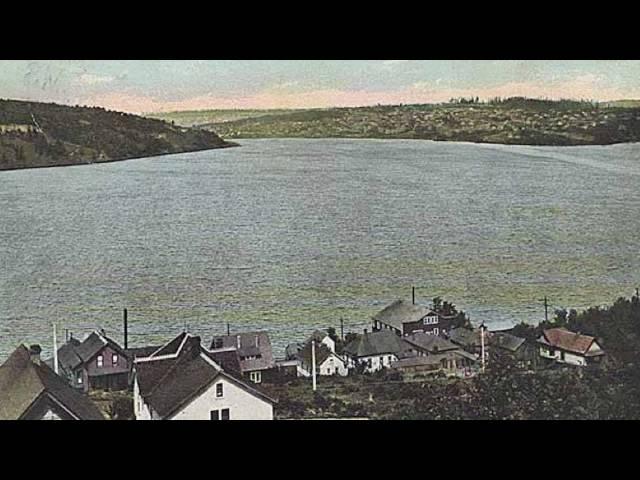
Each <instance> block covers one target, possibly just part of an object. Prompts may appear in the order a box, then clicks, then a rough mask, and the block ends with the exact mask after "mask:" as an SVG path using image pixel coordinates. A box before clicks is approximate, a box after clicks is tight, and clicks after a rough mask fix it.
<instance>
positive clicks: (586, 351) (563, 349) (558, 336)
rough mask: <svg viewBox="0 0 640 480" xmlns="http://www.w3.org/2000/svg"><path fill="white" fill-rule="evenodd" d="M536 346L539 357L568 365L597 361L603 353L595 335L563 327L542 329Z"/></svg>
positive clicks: (582, 364) (599, 360)
mask: <svg viewBox="0 0 640 480" xmlns="http://www.w3.org/2000/svg"><path fill="white" fill-rule="evenodd" d="M538 346H539V348H540V349H539V353H540V357H542V358H546V359H549V360H555V361H556V362H559V363H567V364H570V365H580V366H585V365H591V364H594V363H599V362H601V361H602V358H603V357H604V355H605V352H604V350H603V349H602V347H601V346H600V344H599V343H598V341H597V340H596V339H595V337H591V336H589V335H582V334H580V333H574V332H571V331H569V330H567V329H565V328H551V329H549V330H544V331H543V332H542V335H541V336H540V338H539V339H538Z"/></svg>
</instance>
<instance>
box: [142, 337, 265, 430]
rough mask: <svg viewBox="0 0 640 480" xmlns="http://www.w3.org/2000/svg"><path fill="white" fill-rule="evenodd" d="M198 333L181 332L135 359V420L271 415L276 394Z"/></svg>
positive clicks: (248, 418) (206, 418) (245, 418)
mask: <svg viewBox="0 0 640 480" xmlns="http://www.w3.org/2000/svg"><path fill="white" fill-rule="evenodd" d="M219 353H220V352H218V353H217V354H214V353H211V352H209V351H207V350H206V349H204V348H203V347H202V346H201V343H200V338H199V337H195V336H193V335H190V334H188V333H182V334H181V335H179V336H178V337H176V338H175V339H173V340H172V341H170V342H169V343H167V344H166V345H164V346H162V347H161V348H160V349H158V350H157V351H155V352H154V353H152V354H151V355H150V356H149V357H146V358H143V357H139V358H136V359H135V363H134V368H133V371H134V375H133V376H134V386H133V393H134V412H135V417H136V419H137V420H273V405H274V403H275V400H274V399H272V398H271V397H269V396H268V395H266V394H265V393H263V392H261V391H259V390H257V388H256V387H255V386H253V385H251V384H250V383H249V382H247V381H245V379H244V378H243V377H242V376H241V373H240V372H239V367H238V371H237V372H235V373H234V372H231V371H227V370H226V369H225V368H224V367H223V366H222V365H221V364H220V363H218V361H216V360H215V359H216V358H217V359H218V360H220V359H221V358H222V357H223V356H224V357H227V360H229V359H231V358H233V357H232V355H228V354H225V355H223V356H220V355H219Z"/></svg>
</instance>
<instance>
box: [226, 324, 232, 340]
mask: <svg viewBox="0 0 640 480" xmlns="http://www.w3.org/2000/svg"><path fill="white" fill-rule="evenodd" d="M229 335H231V327H230V326H229V322H227V337H228V336H229Z"/></svg>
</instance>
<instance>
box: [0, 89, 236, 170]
mask: <svg viewBox="0 0 640 480" xmlns="http://www.w3.org/2000/svg"><path fill="white" fill-rule="evenodd" d="M231 145H233V144H230V143H227V142H225V141H224V140H222V139H221V138H220V137H219V136H218V135H216V134H215V133H214V132H212V131H205V130H201V129H197V128H183V127H178V126H175V125H173V124H171V123H167V122H164V121H162V120H157V119H149V118H143V117H139V116H136V115H131V114H127V113H120V112H113V111H107V110H105V109H103V108H97V107H94V108H92V107H70V106H63V105H56V104H51V103H36V102H24V101H17V100H0V170H11V169H18V168H34V167H49V166H62V165H78V164H85V163H97V162H108V161H115V160H126V159H130V158H138V157H149V156H155V155H163V154H169V153H181V152H191V151H198V150H208V149H213V148H224V147H228V146H231Z"/></svg>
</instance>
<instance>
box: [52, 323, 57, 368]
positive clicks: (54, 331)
mask: <svg viewBox="0 0 640 480" xmlns="http://www.w3.org/2000/svg"><path fill="white" fill-rule="evenodd" d="M53 371H54V372H56V375H57V374H58V336H57V335H56V322H53Z"/></svg>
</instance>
